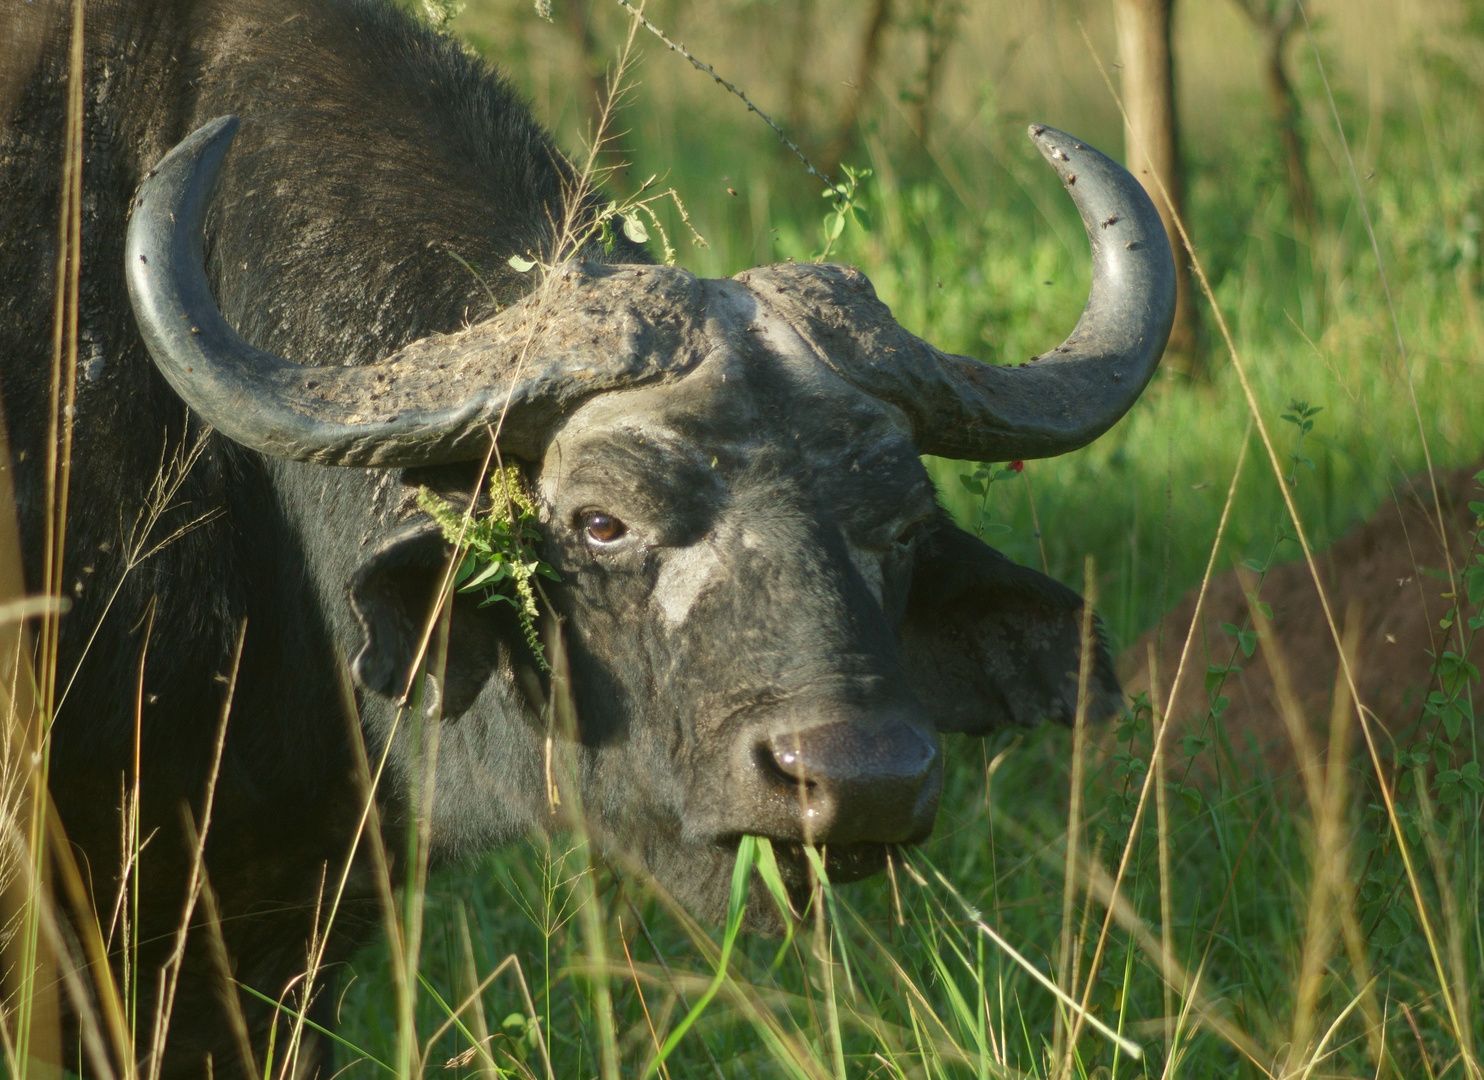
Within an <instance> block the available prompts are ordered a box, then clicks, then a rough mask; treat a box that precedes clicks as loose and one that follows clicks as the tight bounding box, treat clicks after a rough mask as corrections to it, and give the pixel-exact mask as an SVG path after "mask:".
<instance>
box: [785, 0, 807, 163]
mask: <svg viewBox="0 0 1484 1080" xmlns="http://www.w3.org/2000/svg"><path fill="white" fill-rule="evenodd" d="M813 40H814V0H798V2H797V4H796V5H795V7H794V27H793V42H792V43H791V48H790V53H789V58H788V76H787V78H786V79H785V80H784V86H785V88H786V94H787V105H786V106H785V108H786V110H787V115H788V122H789V126H790V127H792V128H793V129H794V131H795V132H797V133H798V134H796V135H795V136H794V138H795V139H797V138H798V137H799V135H801V134H803V132H804V130H805V128H806V127H807V126H808V116H807V115H806V109H805V106H804V69H805V67H806V65H807V64H808V63H809V48H810V44H811V43H812V42H813Z"/></svg>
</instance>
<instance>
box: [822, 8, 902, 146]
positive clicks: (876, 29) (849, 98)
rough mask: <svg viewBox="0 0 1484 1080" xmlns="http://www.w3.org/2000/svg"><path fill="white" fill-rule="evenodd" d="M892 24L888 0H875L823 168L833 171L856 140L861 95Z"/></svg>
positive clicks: (873, 77)
mask: <svg viewBox="0 0 1484 1080" xmlns="http://www.w3.org/2000/svg"><path fill="white" fill-rule="evenodd" d="M890 24H891V0H874V2H873V3H872V5H871V16H870V20H869V21H868V22H867V23H866V34H865V37H863V38H861V51H860V57H859V59H857V60H856V63H855V79H854V82H853V84H852V85H851V86H850V87H847V88H846V95H845V101H844V104H843V106H842V107H841V109H840V119H839V123H838V124H836V126H835V141H834V142H833V143H832V144H831V145H830V147H829V149H828V150H827V151H825V155H824V164H825V171H826V172H830V173H833V172H835V171H836V170H837V169H838V168H839V166H840V162H841V160H842V159H844V157H845V155H846V154H847V153H848V152H849V151H850V148H851V146H853V145H854V144H855V135H856V125H857V124H859V123H860V114H861V99H862V98H863V97H864V96H865V94H866V92H867V90H868V88H869V87H870V85H871V83H872V82H874V81H875V78H876V65H877V63H878V62H879V61H880V59H881V41H882V39H883V38H884V37H885V36H886V28H887V27H888V26H889V25H890Z"/></svg>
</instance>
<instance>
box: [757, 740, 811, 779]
mask: <svg viewBox="0 0 1484 1080" xmlns="http://www.w3.org/2000/svg"><path fill="white" fill-rule="evenodd" d="M771 742H772V744H773V745H770V744H769V743H759V744H758V745H757V746H756V747H755V748H754V750H753V756H754V757H755V759H756V761H757V764H758V768H759V770H760V771H761V772H762V773H763V775H764V776H766V777H767V778H768V779H769V780H771V781H773V782H774V783H775V784H777V785H779V786H782V787H787V788H789V789H791V790H794V791H797V790H798V788H799V787H800V786H801V785H802V786H803V788H804V789H805V790H806V791H809V790H812V789H813V788H814V786H815V781H814V779H813V778H812V777H811V776H809V772H808V767H807V765H806V764H805V762H804V757H803V753H802V751H801V750H800V749H799V748H798V747H790V746H787V745H778V743H779V742H780V740H777V739H774V740H771Z"/></svg>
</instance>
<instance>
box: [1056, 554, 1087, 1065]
mask: <svg viewBox="0 0 1484 1080" xmlns="http://www.w3.org/2000/svg"><path fill="white" fill-rule="evenodd" d="M1097 581H1098V579H1097V570H1096V566H1095V564H1094V562H1093V559H1092V556H1091V555H1089V556H1088V557H1087V559H1086V561H1085V562H1084V563H1083V566H1082V588H1083V592H1082V641H1081V650H1082V651H1081V653H1080V654H1079V660H1078V664H1077V709H1076V712H1075V713H1074V714H1073V717H1072V779H1071V785H1072V791H1071V798H1070V800H1069V804H1068V807H1067V864H1066V873H1065V874H1064V875H1063V878H1062V897H1061V945H1060V952H1059V954H1058V959H1057V965H1056V982H1057V985H1058V986H1065V987H1071V988H1072V993H1073V994H1074V995H1075V994H1076V992H1077V991H1076V985H1075V982H1074V980H1075V979H1076V977H1077V976H1076V968H1077V966H1078V965H1077V962H1076V955H1077V954H1075V953H1074V951H1073V945H1074V943H1073V940H1072V909H1073V905H1074V903H1075V902H1076V898H1077V873H1076V867H1077V865H1078V857H1079V850H1078V849H1079V846H1080V844H1081V841H1082V794H1083V792H1082V789H1083V769H1084V765H1085V763H1086V757H1087V701H1088V694H1087V688H1088V684H1089V682H1090V680H1091V679H1092V663H1093V658H1094V656H1095V655H1096V648H1097V639H1096V636H1095V623H1094V614H1093V613H1094V612H1095V611H1096V610H1097ZM1076 945H1077V947H1078V949H1079V950H1080V946H1081V935H1078V941H1077V942H1076ZM1063 1025H1064V1014H1063V1012H1062V1011H1061V1010H1059V1009H1058V1010H1057V1013H1056V1027H1055V1032H1054V1037H1053V1040H1052V1042H1053V1051H1052V1054H1053V1056H1054V1057H1057V1058H1060V1059H1062V1060H1063V1064H1062V1075H1063V1076H1066V1075H1068V1074H1069V1070H1070V1069H1071V1067H1072V1055H1073V1052H1074V1046H1075V1044H1074V1043H1073V1042H1071V1041H1070V1040H1067V1041H1066V1042H1063V1041H1062V1040H1063V1036H1064V1035H1065V1034H1066V1033H1065V1031H1064V1030H1063ZM1062 1051H1064V1055H1063V1052H1062Z"/></svg>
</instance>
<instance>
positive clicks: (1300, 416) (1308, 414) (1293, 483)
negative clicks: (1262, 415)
mask: <svg viewBox="0 0 1484 1080" xmlns="http://www.w3.org/2000/svg"><path fill="white" fill-rule="evenodd" d="M1323 411H1324V406H1322V405H1314V406H1310V404H1309V403H1308V402H1307V401H1299V400H1298V399H1297V398H1293V399H1290V400H1289V402H1288V411H1287V412H1286V413H1284V414H1283V419H1284V420H1287V421H1288V422H1289V423H1290V424H1292V425H1293V426H1294V427H1296V428H1298V438H1297V439H1296V440H1295V442H1294V444H1293V453H1291V454H1289V455H1288V458H1289V460H1290V461H1292V462H1293V468H1292V469H1290V470H1288V475H1287V476H1286V477H1285V478H1284V479H1286V480H1287V481H1288V486H1289V487H1297V486H1298V467H1299V466H1300V465H1307V466H1308V467H1309V468H1310V469H1313V468H1314V459H1313V458H1307V457H1304V436H1305V435H1307V434H1309V432H1311V431H1313V430H1314V417H1316V416H1318V415H1319V414H1320V413H1321V412H1323Z"/></svg>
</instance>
